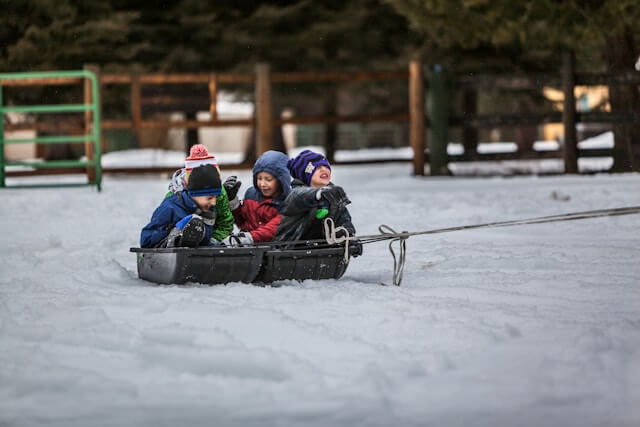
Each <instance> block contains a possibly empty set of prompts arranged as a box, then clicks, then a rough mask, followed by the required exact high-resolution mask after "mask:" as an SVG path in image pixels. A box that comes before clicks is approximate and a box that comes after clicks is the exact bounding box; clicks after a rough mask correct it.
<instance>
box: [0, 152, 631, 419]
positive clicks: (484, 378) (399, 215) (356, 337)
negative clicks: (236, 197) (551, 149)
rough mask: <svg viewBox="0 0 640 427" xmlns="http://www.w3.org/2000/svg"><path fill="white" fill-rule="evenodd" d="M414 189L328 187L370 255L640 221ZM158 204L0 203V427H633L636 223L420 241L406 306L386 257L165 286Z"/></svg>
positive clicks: (136, 198) (594, 182)
mask: <svg viewBox="0 0 640 427" xmlns="http://www.w3.org/2000/svg"><path fill="white" fill-rule="evenodd" d="M410 170H411V166H410V165H409V164H407V163H404V164H386V165H375V166H371V165H370V166H351V167H348V166H342V167H340V166H338V167H335V168H334V181H335V182H336V183H338V184H342V185H343V186H344V187H345V189H346V191H347V193H348V194H349V196H350V198H351V200H352V201H353V204H352V205H351V207H350V210H351V213H352V216H353V218H354V222H355V224H356V226H357V228H358V231H359V233H360V234H374V233H377V226H378V225H379V224H388V225H390V226H392V227H394V228H395V229H397V230H410V231H419V230H427V229H434V228H441V227H449V226H457V225H464V224H475V223H483V222H489V221H499V220H509V219H519V218H530V217H536V216H543V215H552V214H559V213H566V212H576V211H583V210H590V209H602V208H612V207H624V206H638V205H640V175H638V174H624V175H590V176H553V177H531V176H529V177H511V178H499V177H493V178H415V177H411V176H410ZM224 172H225V173H226V174H231V173H232V171H228V170H224ZM238 174H239V175H240V177H241V179H242V181H243V182H244V183H249V182H250V181H251V180H250V177H249V172H248V171H240V172H238ZM166 185H167V180H166V179H165V178H160V177H145V178H141V177H135V178H131V177H113V176H107V177H106V178H105V181H104V185H103V191H102V193H97V192H96V191H95V189H93V188H86V187H83V188H56V189H30V190H17V189H14V190H2V191H0V197H1V200H2V203H1V204H0V216H1V218H2V220H1V221H0V236H2V237H1V241H2V245H1V246H0V426H3V427H4V426H40V425H45V426H175V425H183V426H232V425H242V426H297V425H310V426H388V425H400V426H418V425H421V426H424V425H431V426H497V425H499V426H543V425H548V426H551V425H554V426H555V425H557V426H603V425H610V426H628V427H631V426H638V425H640V409H639V406H638V402H640V262H639V260H640V215H629V216H620V217H606V218H598V219H590V220H582V221H570V222H560V223H549V224H541V225H527V226H518V227H510V228H501V229H478V230H469V231H461V232H454V233H447V234H437V235H431V236H420V237H412V238H411V239H409V241H408V258H407V264H406V268H405V275H404V281H403V283H402V286H401V287H394V286H381V285H380V283H381V282H386V283H388V282H389V281H390V280H391V271H392V260H391V257H390V255H389V253H388V250H387V247H386V244H385V243H375V244H371V245H367V246H365V253H364V255H363V256H362V257H359V258H356V259H354V260H353V261H352V263H351V265H350V267H349V269H348V270H347V272H346V274H345V276H344V277H343V278H342V279H341V280H339V281H334V280H326V281H317V282H312V281H306V282H303V283H297V282H294V281H285V282H282V283H278V284H277V285H278V286H271V287H257V286H251V285H246V284H240V283H233V284H229V285H226V286H203V285H196V284H194V285H191V286H157V285H154V284H151V283H148V282H144V281H142V280H139V279H138V278H137V274H136V257H135V255H134V254H132V253H129V252H128V249H129V247H131V246H135V245H137V243H138V237H139V232H140V229H141V228H142V227H143V226H144V225H145V224H146V222H147V221H148V219H149V217H150V215H151V212H152V211H153V209H154V208H155V207H156V205H157V204H158V203H159V202H160V200H161V198H162V196H163V194H164V191H165V190H166Z"/></svg>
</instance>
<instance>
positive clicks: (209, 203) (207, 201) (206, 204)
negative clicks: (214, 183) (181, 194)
mask: <svg viewBox="0 0 640 427" xmlns="http://www.w3.org/2000/svg"><path fill="white" fill-rule="evenodd" d="M191 198H192V199H193V201H194V202H195V203H196V205H198V207H199V208H200V210H201V211H203V212H208V211H210V210H213V209H215V207H216V200H217V199H218V196H192V197H191Z"/></svg>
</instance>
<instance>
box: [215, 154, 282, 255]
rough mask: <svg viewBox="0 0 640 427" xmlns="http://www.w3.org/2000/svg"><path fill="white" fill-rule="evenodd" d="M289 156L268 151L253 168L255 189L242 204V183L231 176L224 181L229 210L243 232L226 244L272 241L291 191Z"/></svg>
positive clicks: (228, 240) (227, 240) (225, 240)
mask: <svg viewBox="0 0 640 427" xmlns="http://www.w3.org/2000/svg"><path fill="white" fill-rule="evenodd" d="M288 160H289V159H288V157H287V156H286V154H284V153H281V152H279V151H267V152H266V153H264V154H263V155H262V156H260V158H258V160H256V163H255V165H254V166H253V187H251V188H249V189H248V190H247V191H246V192H245V194H244V199H243V200H242V202H241V201H240V200H239V199H238V190H239V189H240V185H241V182H240V181H238V178H237V177H236V176H231V177H229V178H227V179H226V181H225V182H224V187H225V190H226V192H227V195H228V196H229V208H230V209H231V213H232V214H233V218H234V220H235V223H236V225H237V226H238V228H239V229H240V232H238V233H235V234H232V235H231V236H229V237H227V238H226V239H224V240H223V241H222V243H224V244H225V245H227V246H246V245H253V244H255V243H261V242H270V241H272V240H273V237H274V236H275V234H276V230H277V229H278V225H279V224H280V218H281V212H282V209H284V199H285V198H286V197H287V195H288V194H289V192H290V191H291V175H290V174H289V169H288V168H287V161H288Z"/></svg>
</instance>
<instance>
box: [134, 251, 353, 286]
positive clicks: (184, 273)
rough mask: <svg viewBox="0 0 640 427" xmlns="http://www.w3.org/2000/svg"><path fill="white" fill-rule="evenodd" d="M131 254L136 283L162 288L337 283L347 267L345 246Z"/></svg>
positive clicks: (139, 252) (142, 252)
mask: <svg viewBox="0 0 640 427" xmlns="http://www.w3.org/2000/svg"><path fill="white" fill-rule="evenodd" d="M350 249H351V248H350ZM130 251H131V252H134V253H136V255H137V258H138V277H139V278H141V279H144V280H148V281H150V282H154V283H163V284H183V283H187V282H194V283H204V284H224V283H230V282H244V283H271V282H274V281H277V280H307V279H312V280H321V279H339V278H340V277H342V275H343V274H344V272H345V271H346V270H347V267H348V266H349V262H348V261H345V259H344V245H334V246H323V247H319V248H314V247H305V248H301V249H274V248H273V247H271V246H251V247H237V248H234V247H222V248H221V247H199V248H131V249H130ZM350 252H351V250H350Z"/></svg>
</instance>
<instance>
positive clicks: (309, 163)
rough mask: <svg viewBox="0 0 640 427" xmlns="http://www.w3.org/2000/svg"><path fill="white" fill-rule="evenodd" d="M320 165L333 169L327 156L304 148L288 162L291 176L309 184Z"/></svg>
mask: <svg viewBox="0 0 640 427" xmlns="http://www.w3.org/2000/svg"><path fill="white" fill-rule="evenodd" d="M318 166H326V167H328V168H329V170H331V165H330V164H329V161H328V160H327V158H326V157H325V156H323V155H322V154H320V153H314V152H313V151H311V150H304V151H303V152H301V153H300V154H298V155H297V156H296V157H294V158H293V159H290V160H289V161H288V162H287V168H289V172H291V176H292V177H294V178H297V179H299V180H300V181H304V183H305V184H307V185H311V177H312V176H313V173H314V172H315V171H316V169H318Z"/></svg>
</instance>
